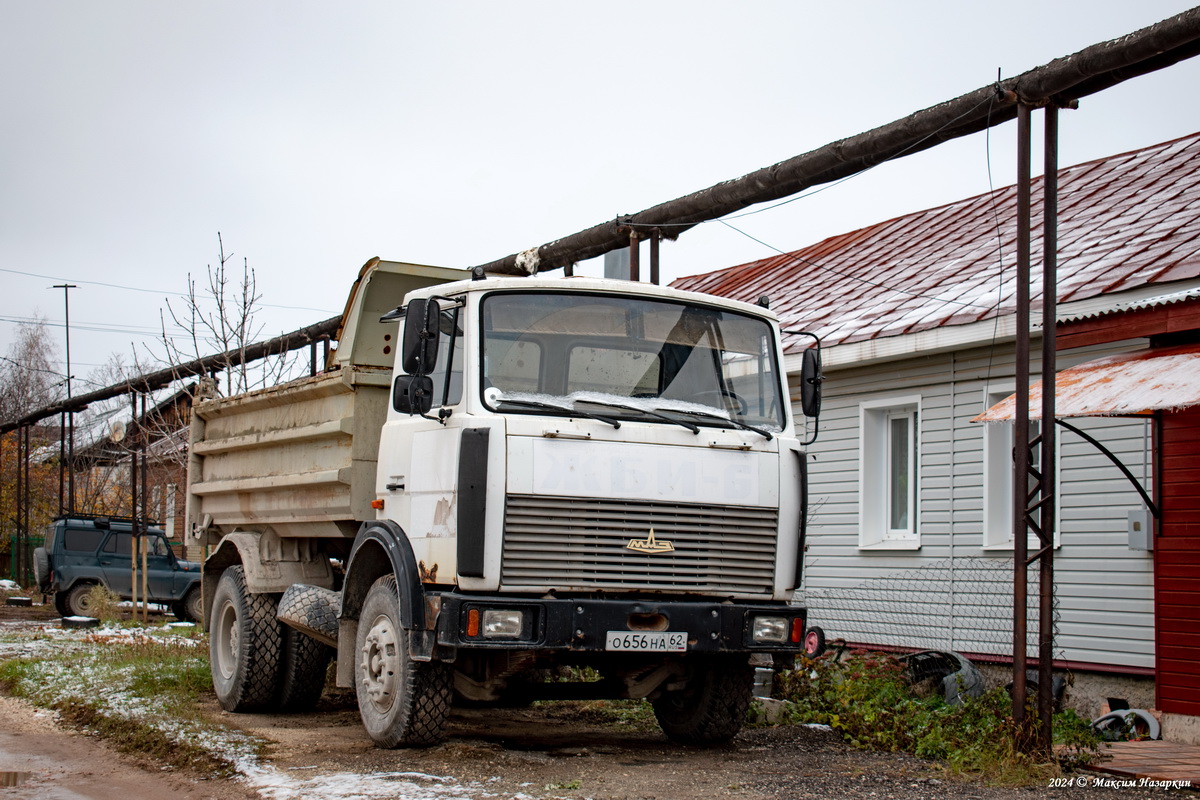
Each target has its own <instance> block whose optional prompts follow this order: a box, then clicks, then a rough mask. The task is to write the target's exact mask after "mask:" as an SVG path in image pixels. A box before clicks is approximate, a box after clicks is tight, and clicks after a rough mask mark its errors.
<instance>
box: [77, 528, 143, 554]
mask: <svg viewBox="0 0 1200 800" xmlns="http://www.w3.org/2000/svg"><path fill="white" fill-rule="evenodd" d="M102 538H104V531H98V530H95V529H93V530H90V531H88V530H79V529H77V528H67V529H66V530H65V531H63V541H62V546H63V549H64V550H79V551H82V552H85V553H94V552H96V548H97V547H99V546H100V540H101V539H102ZM126 552H128V550H126Z"/></svg>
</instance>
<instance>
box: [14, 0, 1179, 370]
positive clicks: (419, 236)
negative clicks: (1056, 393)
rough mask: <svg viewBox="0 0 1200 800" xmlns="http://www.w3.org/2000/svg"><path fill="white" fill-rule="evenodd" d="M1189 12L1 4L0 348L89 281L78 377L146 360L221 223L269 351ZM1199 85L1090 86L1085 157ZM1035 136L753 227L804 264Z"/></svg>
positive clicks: (1146, 7)
mask: <svg viewBox="0 0 1200 800" xmlns="http://www.w3.org/2000/svg"><path fill="white" fill-rule="evenodd" d="M1189 7H1190V4H1189V3H1188V2H1184V1H1183V0H1179V1H1178V2H1172V1H1170V0H1140V1H1139V2H1136V3H1135V2H1129V0H1061V1H1060V2H1054V0H1049V1H1047V0H1039V2H1032V1H1031V0H1008V1H1007V2H1005V3H999V4H984V3H973V2H962V0H946V1H945V2H927V1H925V0H916V1H915V2H906V3H901V2H875V1H868V2H862V1H860V2H853V3H849V2H847V3H836V4H835V3H820V4H818V3H809V2H800V1H799V0H794V1H792V2H754V1H753V0H747V1H746V2H739V3H730V2H726V3H717V2H707V1H705V0H687V1H686V2H661V1H660V2H619V1H614V0H609V1H608V2H604V3H588V2H561V0H560V1H559V2H536V3H535V2H516V1H514V2H399V1H398V0H394V1H388V2H383V1H382V0H380V1H379V2H338V3H318V2H307V1H305V0H287V2H253V1H251V0H238V1H237V2H193V3H164V2H161V0H154V1H153V2H100V1H99V0H82V1H67V0H0V82H2V86H3V93H2V95H0V98H2V101H3V102H0V270H2V271H0V286H3V287H4V290H3V291H2V292H0V354H3V353H6V352H7V351H8V346H9V344H10V343H11V342H12V340H13V337H14V331H15V323H16V322H17V321H20V320H27V319H29V318H31V317H34V316H37V315H41V316H44V317H45V318H46V319H47V321H48V322H49V323H51V324H52V325H54V326H57V327H53V328H52V331H53V335H54V337H55V339H56V341H59V342H60V343H61V341H62V333H63V330H62V327H61V325H62V321H63V291H62V290H61V289H51V288H49V287H50V286H51V285H52V284H56V283H62V282H64V281H68V282H71V283H75V284H78V286H79V288H77V289H73V290H72V291H71V296H70V303H71V329H72V340H71V345H72V360H73V366H74V369H73V372H74V374H75V375H76V376H80V377H83V376H86V375H87V374H88V373H89V372H90V371H91V370H92V369H93V368H94V367H95V366H96V365H99V364H101V363H102V362H104V361H105V360H106V359H107V358H108V356H109V354H111V353H113V352H125V353H128V352H129V351H130V350H131V347H133V346H134V345H137V344H138V343H140V342H142V341H144V340H147V339H153V337H154V335H155V333H156V332H157V330H158V328H159V309H160V308H161V307H162V305H163V298H164V297H166V296H167V295H168V294H170V293H178V292H182V291H183V290H184V289H185V286H186V280H187V275H188V273H189V272H191V273H192V274H193V275H199V276H203V274H204V271H205V267H206V265H209V264H215V263H216V260H217V233H218V232H220V233H221V235H222V237H223V239H224V242H225V247H226V250H227V252H228V251H232V252H233V253H234V263H235V264H236V265H238V266H239V267H240V265H241V264H242V259H246V260H247V261H248V263H249V265H250V266H251V267H252V268H253V269H254V270H255V271H256V273H257V279H258V289H259V291H260V293H261V294H262V295H263V301H262V302H263V303H264V304H266V305H267V306H269V307H266V308H264V309H263V312H262V313H261V315H260V321H261V322H262V323H263V325H264V331H263V334H264V336H269V335H275V334H277V333H280V332H283V331H288V330H293V329H295V328H298V327H301V326H303V325H307V324H310V323H312V322H316V321H319V320H322V319H326V318H328V317H330V316H332V315H334V314H335V313H337V312H339V311H340V310H341V308H342V305H343V304H344V302H345V296H346V292H347V290H348V289H349V286H350V282H351V280H352V279H353V278H354V276H355V275H356V274H357V270H358V268H359V267H360V266H361V265H362V264H363V262H365V261H366V260H367V259H368V258H370V257H372V256H376V255H378V256H380V257H382V258H385V259H393V260H400V261H415V262H420V263H427V264H437V265H443V266H453V267H468V266H471V265H474V264H478V263H483V262H486V261H490V260H493V259H495V258H499V257H502V256H505V255H508V254H510V253H513V252H517V251H520V250H524V249H527V248H529V247H533V246H536V245H539V244H542V243H545V242H547V241H551V240H553V239H556V238H559V237H561V236H564V235H567V234H570V233H573V232H575V231H577V230H580V229H582V228H586V227H590V226H591V225H594V224H597V223H600V222H602V221H605V220H609V219H612V218H614V217H615V216H617V215H619V214H626V213H634V212H636V211H640V210H642V209H644V208H647V207H649V206H652V205H655V204H657V203H659V202H662V201H665V200H669V199H671V198H674V197H677V196H680V195H683V194H687V193H689V192H692V191H695V190H698V189H702V188H705V187H707V186H709V185H711V184H713V183H716V182H718V181H721V180H725V179H728V178H733V177H737V176H740V175H743V174H745V173H747V172H751V171H753V170H755V169H757V168H759V167H762V166H766V165H768V164H772V163H775V162H778V161H781V160H783V159H786V158H789V157H791V156H793V155H796V154H799V153H803V152H806V151H808V150H811V149H814V148H816V147H820V146H821V145H823V144H825V143H827V142H830V141H833V140H836V139H840V138H844V137H847V136H852V135H854V134H857V133H860V132H862V131H864V130H868V129H871V128H874V127H877V126H879V125H883V124H885V123H888V122H891V121H892V120H895V119H898V118H900V117H903V116H905V115H907V114H909V113H911V112H913V111H916V110H919V109H922V108H925V107H928V106H930V105H934V104H936V103H938V102H941V101H943V100H947V99H950V98H953V97H957V96H959V95H961V94H964V93H966V92H969V91H972V90H974V89H977V88H979V87H981V86H985V85H988V84H990V83H991V82H992V81H994V80H995V79H996V75H997V70H999V71H1000V73H1001V74H1002V75H1004V76H1006V77H1007V76H1012V75H1016V74H1019V73H1021V72H1024V71H1025V70H1028V69H1030V68H1033V67H1036V66H1039V65H1042V64H1045V63H1047V62H1049V61H1051V60H1053V59H1054V58H1057V57H1059V56H1063V55H1067V54H1070V53H1073V52H1076V51H1078V50H1080V49H1082V48H1084V47H1087V46H1088V45H1091V44H1094V43H1096V42H1100V41H1104V40H1107V39H1111V38H1115V37H1118V36H1121V35H1123V34H1126V33H1129V32H1132V31H1134V30H1137V29H1139V28H1142V27H1145V26H1147V25H1150V24H1153V23H1155V22H1158V21H1160V20H1162V19H1165V18H1167V17H1170V16H1172V15H1173V14H1176V13H1179V12H1180V11H1183V10H1186V9H1187V8H1189ZM1198 85H1200V59H1193V60H1191V61H1189V62H1185V63H1184V64H1181V65H1177V66H1175V67H1172V68H1170V69H1168V70H1164V71H1162V72H1159V73H1156V74H1152V75H1148V76H1143V77H1140V78H1136V79H1134V80H1132V81H1129V82H1126V83H1125V84H1122V85H1121V86H1118V87H1116V88H1114V89H1110V90H1108V91H1105V92H1103V93H1101V94H1099V95H1094V96H1092V97H1088V98H1085V99H1084V100H1083V101H1082V105H1081V108H1080V109H1079V110H1078V111H1074V112H1064V114H1063V117H1062V122H1061V129H1062V132H1061V135H1062V139H1061V147H1060V157H1061V162H1062V163H1063V164H1064V165H1067V164H1074V163H1078V162H1081V161H1086V160H1090V159H1094V158H1100V157H1103V156H1106V155H1110V154H1113V153H1118V152H1123V151H1126V150H1132V149H1136V148H1139V147H1144V146H1146V145H1150V144H1154V143H1156V142H1160V141H1165V140H1167V139H1171V138H1174V137H1177V136H1181V135H1184V134H1188V133H1193V132H1195V131H1196V130H1200V108H1198V107H1197V105H1196V103H1195V102H1194V99H1195V94H1196V86H1198ZM1014 137H1015V125H1014V124H1013V123H1008V124H1006V125H1004V126H1001V127H998V128H996V129H993V130H992V132H991V135H990V137H989V136H985V135H984V134H976V135H974V136H971V137H968V138H965V139H961V140H957V141H955V142H953V143H950V144H947V145H943V146H940V147H937V148H935V149H933V150H931V151H928V152H925V153H922V154H918V155H915V156H911V157H908V158H905V159H902V160H900V161H898V162H895V163H893V164H888V165H884V166H882V167H879V168H877V169H875V170H874V171H872V172H870V173H868V174H866V175H863V176H861V177H858V178H855V179H852V180H849V181H847V182H845V183H843V184H840V185H838V186H837V187H835V188H833V189H830V190H828V191H824V192H821V193H818V194H815V195H813V196H811V197H808V198H805V199H802V200H799V201H797V202H793V203H789V204H787V205H784V206H782V207H779V208H776V209H773V210H770V211H766V212H764V213H760V214H756V215H753V216H750V217H744V218H741V219H739V221H738V222H737V223H736V224H737V225H738V227H740V228H743V229H745V230H746V231H747V232H748V233H751V234H753V235H754V236H755V237H757V238H759V239H761V240H763V241H764V242H766V243H767V244H769V245H771V246H773V247H777V248H779V249H781V250H792V249H796V248H799V247H802V246H804V245H807V244H811V243H813V242H816V241H819V240H821V239H823V238H825V237H827V236H831V235H834V234H837V233H841V232H845V231H849V230H853V229H856V228H859V227H862V226H864V225H868V224H871V223H874V222H878V221H881V220H885V219H889V218H891V217H894V216H898V215H900V214H904V213H907V212H910V211H916V210H919V209H922V208H927V207H931V206H935V205H939V204H942V203H947V202H951V201H954V200H957V199H960V198H963V197H967V196H970V195H974V194H979V193H981V192H985V191H987V190H988V188H989V185H990V184H989V180H990V181H991V182H992V183H994V184H995V185H996V186H1001V185H1006V184H1009V183H1012V182H1013V180H1014V176H1015V164H1014V156H1013V152H1014V146H1013V145H1014V142H1013V140H1014ZM989 155H990V166H991V177H990V178H989V169H988V166H989ZM772 252H773V251H772V250H769V249H767V248H766V247H764V245H763V244H760V243H757V242H755V241H752V240H751V239H749V238H746V237H744V236H742V235H740V234H738V233H736V232H735V231H733V230H731V229H729V228H728V227H726V226H724V225H721V224H719V223H712V224H707V225H703V226H700V227H699V228H697V229H696V230H694V231H692V232H689V233H687V234H685V235H684V236H683V237H682V238H681V239H680V240H679V242H677V243H673V244H668V245H664V248H663V270H664V275H665V277H666V278H667V279H668V280H669V279H671V278H674V277H678V276H682V275H690V274H696V273H700V272H707V271H710V270H713V269H718V268H722V267H726V266H730V265H733V264H739V263H744V262H747V261H752V260H754V259H757V258H761V257H764V256H767V255H771V254H772ZM580 271H581V272H584V273H588V274H599V272H600V267H599V266H598V265H585V266H583V267H582V268H581V270H580ZM26 273H28V274H26ZM100 284H106V285H100ZM111 287H123V288H111ZM139 346H140V345H139ZM61 349H62V348H61V345H60V354H61ZM126 360H128V359H126ZM77 391H78V390H77Z"/></svg>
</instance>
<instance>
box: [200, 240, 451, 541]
mask: <svg viewBox="0 0 1200 800" xmlns="http://www.w3.org/2000/svg"><path fill="white" fill-rule="evenodd" d="M463 275H464V273H463V271H461V270H454V269H444V268H441V267H428V266H422V265H418V264H405V263H401V262H394V261H380V260H379V259H372V260H371V261H369V262H367V264H366V265H365V266H364V267H363V268H362V270H361V271H360V273H359V276H358V279H357V280H356V281H355V282H354V286H353V288H352V290H351V292H350V298H349V300H348V301H347V303H346V310H345V312H344V314H343V316H342V325H341V329H340V330H339V332H338V335H337V339H338V347H337V349H336V351H335V352H334V354H333V357H332V358H331V359H330V363H329V364H327V365H326V370H327V371H326V372H323V373H321V374H318V375H315V376H312V377H309V378H302V379H300V380H296V381H292V382H290V383H285V384H281V385H279V386H273V387H270V388H267V389H260V390H258V391H254V392H249V393H246V394H242V395H237V396H234V397H225V398H217V399H213V400H205V401H200V402H197V403H196V404H195V406H194V408H193V409H192V430H191V450H190V455H189V458H190V461H189V464H188V510H187V516H188V529H189V531H190V532H191V539H192V541H193V542H196V543H198V544H215V543H216V542H217V541H218V540H219V539H220V538H221V536H223V535H225V534H228V533H231V532H233V531H235V530H248V531H258V532H266V531H274V532H275V533H276V534H278V535H279V536H280V537H283V538H292V537H298V538H312V537H339V536H345V537H352V536H354V535H355V533H356V532H357V530H358V523H359V522H361V521H363V520H367V519H373V518H374V516H375V512H374V510H373V509H372V508H371V501H372V500H373V499H374V496H375V465H376V460H377V458H378V452H379V431H380V429H381V428H382V427H383V423H384V419H385V418H386V416H387V404H388V398H389V395H390V392H389V385H390V382H391V370H392V362H393V360H394V359H395V346H396V341H395V340H396V334H397V325H396V323H395V322H388V323H381V322H379V318H380V316H382V315H383V314H385V313H387V312H388V311H391V310H392V309H394V308H396V307H397V306H399V305H401V304H402V303H403V301H404V296H405V295H406V294H407V293H408V292H410V291H412V290H413V289H417V288H420V287H424V286H431V285H435V284H439V283H445V282H449V281H453V280H459V279H461V278H462V277H463Z"/></svg>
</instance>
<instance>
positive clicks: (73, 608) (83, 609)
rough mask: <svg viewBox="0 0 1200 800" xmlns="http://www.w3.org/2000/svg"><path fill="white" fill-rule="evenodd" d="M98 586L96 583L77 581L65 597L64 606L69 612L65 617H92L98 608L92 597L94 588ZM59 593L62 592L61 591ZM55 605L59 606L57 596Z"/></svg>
mask: <svg viewBox="0 0 1200 800" xmlns="http://www.w3.org/2000/svg"><path fill="white" fill-rule="evenodd" d="M94 588H96V584H94V583H77V584H75V585H74V586H72V587H71V589H70V591H68V592H67V593H66V596H64V597H63V605H62V607H63V608H65V609H66V611H67V613H65V614H63V616H64V617H90V616H92V615H93V612H94V611H95V610H96V603H95V602H94V601H93V599H92V589H94ZM59 594H62V593H61V592H60V593H59ZM55 600H56V602H55V607H57V606H58V603H57V597H56V598H55Z"/></svg>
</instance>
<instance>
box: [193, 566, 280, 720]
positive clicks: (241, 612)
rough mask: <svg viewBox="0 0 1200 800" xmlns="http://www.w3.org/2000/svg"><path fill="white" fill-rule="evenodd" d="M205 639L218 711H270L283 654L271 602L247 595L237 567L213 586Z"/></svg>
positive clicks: (227, 572) (255, 595)
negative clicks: (207, 643) (210, 618)
mask: <svg viewBox="0 0 1200 800" xmlns="http://www.w3.org/2000/svg"><path fill="white" fill-rule="evenodd" d="M208 641H209V645H208V651H209V661H210V662H211V669H212V678H213V689H214V690H216V693H217V700H218V701H219V702H220V703H221V707H222V708H224V709H225V710H226V711H234V712H246V711H262V710H265V709H267V708H269V707H270V706H271V705H272V701H273V700H274V697H275V692H276V688H277V686H278V677H279V659H280V651H281V650H282V636H281V631H280V625H279V622H278V621H277V620H276V619H275V599H274V598H273V597H272V596H270V595H265V594H251V593H250V592H248V591H247V590H246V576H245V572H244V570H243V568H242V567H241V566H236V567H230V568H229V569H227V570H225V572H224V573H223V574H222V575H221V580H220V581H218V582H217V591H216V593H215V594H214V596H213V606H212V622H211V625H210V626H209V640H208Z"/></svg>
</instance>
